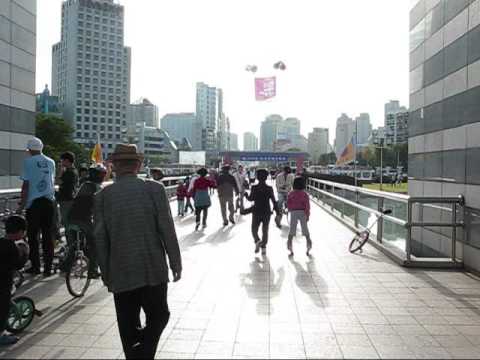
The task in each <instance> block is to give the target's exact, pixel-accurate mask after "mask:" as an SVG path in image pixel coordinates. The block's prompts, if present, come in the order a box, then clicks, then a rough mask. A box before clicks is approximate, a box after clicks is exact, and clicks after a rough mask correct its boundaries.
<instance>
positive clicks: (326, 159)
mask: <svg viewBox="0 0 480 360" xmlns="http://www.w3.org/2000/svg"><path fill="white" fill-rule="evenodd" d="M336 162H337V155H336V154H335V152H333V151H332V152H331V153H328V154H322V155H320V158H319V159H318V164H319V165H322V166H327V165H330V164H335V163H336Z"/></svg>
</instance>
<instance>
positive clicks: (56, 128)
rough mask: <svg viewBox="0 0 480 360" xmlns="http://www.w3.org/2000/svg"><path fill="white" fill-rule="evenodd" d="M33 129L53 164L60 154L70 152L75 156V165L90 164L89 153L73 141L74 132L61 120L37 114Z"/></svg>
mask: <svg viewBox="0 0 480 360" xmlns="http://www.w3.org/2000/svg"><path fill="white" fill-rule="evenodd" d="M35 127H36V129H35V132H36V136H37V137H38V138H40V139H41V140H42V142H43V144H44V149H43V152H44V154H45V155H47V156H49V157H51V158H52V159H53V160H54V161H55V162H58V161H59V160H60V155H61V154H62V153H64V152H65V151H71V152H73V153H74V154H75V157H76V162H77V164H84V163H86V164H89V163H90V161H91V160H90V152H89V151H88V150H87V149H85V147H84V146H83V145H80V144H77V143H75V142H74V141H73V139H72V135H73V132H74V130H73V129H72V127H71V126H70V125H69V124H68V123H67V122H66V121H65V120H63V119H62V118H59V117H56V116H52V115H48V114H38V115H37V117H36V123H35Z"/></svg>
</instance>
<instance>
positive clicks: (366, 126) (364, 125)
mask: <svg viewBox="0 0 480 360" xmlns="http://www.w3.org/2000/svg"><path fill="white" fill-rule="evenodd" d="M355 130H356V131H357V137H356V141H357V144H359V145H364V144H367V143H368V139H369V138H370V135H371V134H372V124H371V123H370V115H369V114H367V113H361V114H360V115H359V116H358V117H357V118H355Z"/></svg>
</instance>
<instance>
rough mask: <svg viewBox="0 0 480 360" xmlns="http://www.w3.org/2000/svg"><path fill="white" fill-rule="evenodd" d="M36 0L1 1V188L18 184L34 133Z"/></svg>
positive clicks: (18, 185) (14, 186) (15, 186)
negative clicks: (28, 145)
mask: <svg viewBox="0 0 480 360" xmlns="http://www.w3.org/2000/svg"><path fill="white" fill-rule="evenodd" d="M36 8H37V2H36V0H30V1H23V0H1V1H0V188H3V189H5V188H18V187H20V179H19V176H20V175H21V171H22V163H23V159H24V158H25V155H26V153H25V146H26V144H27V141H28V140H29V139H30V138H32V136H33V134H35V46H36V42H35V39H36V38H35V36H36V10H37V9H36Z"/></svg>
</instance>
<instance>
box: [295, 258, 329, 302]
mask: <svg viewBox="0 0 480 360" xmlns="http://www.w3.org/2000/svg"><path fill="white" fill-rule="evenodd" d="M290 262H291V263H292V265H293V266H294V268H295V271H296V273H297V274H296V276H295V284H296V285H297V287H298V288H299V289H300V290H302V291H303V292H304V293H305V294H307V295H308V296H309V297H310V299H312V302H313V303H314V305H315V306H317V307H327V306H328V303H325V301H327V300H322V299H321V298H320V293H319V291H318V288H317V287H320V288H322V292H325V293H326V292H328V285H327V283H326V282H325V281H323V278H322V276H321V275H320V274H319V273H318V270H317V267H316V264H315V258H314V257H313V256H311V257H310V258H309V260H308V261H307V263H306V265H307V267H306V269H305V268H304V267H303V265H302V264H300V263H299V262H298V261H296V260H295V259H294V258H293V257H290Z"/></svg>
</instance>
